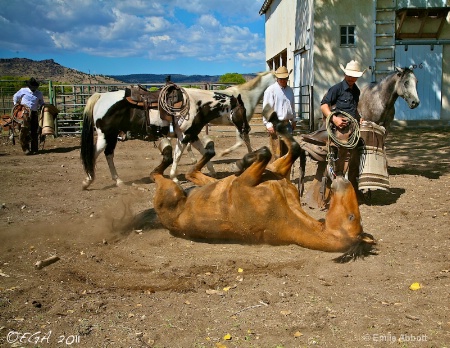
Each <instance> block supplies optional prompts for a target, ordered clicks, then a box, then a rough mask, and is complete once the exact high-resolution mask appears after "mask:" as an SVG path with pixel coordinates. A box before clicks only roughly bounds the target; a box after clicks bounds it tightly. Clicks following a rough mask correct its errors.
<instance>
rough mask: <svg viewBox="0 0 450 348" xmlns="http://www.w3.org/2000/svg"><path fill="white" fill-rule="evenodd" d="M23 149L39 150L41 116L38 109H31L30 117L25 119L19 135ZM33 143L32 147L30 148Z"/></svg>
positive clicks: (26, 150)
mask: <svg viewBox="0 0 450 348" xmlns="http://www.w3.org/2000/svg"><path fill="white" fill-rule="evenodd" d="M19 140H20V145H21V146H22V150H23V151H25V152H28V151H30V150H31V152H32V153H33V152H37V151H38V147H39V116H38V112H37V111H31V114H30V117H29V118H28V119H27V118H26V117H25V118H24V120H23V125H22V127H21V129H20V135H19ZM30 145H31V148H30Z"/></svg>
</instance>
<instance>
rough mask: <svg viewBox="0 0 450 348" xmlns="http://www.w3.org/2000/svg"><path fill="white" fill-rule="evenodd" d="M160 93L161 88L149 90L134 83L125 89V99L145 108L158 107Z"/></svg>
mask: <svg viewBox="0 0 450 348" xmlns="http://www.w3.org/2000/svg"><path fill="white" fill-rule="evenodd" d="M159 93H160V90H157V91H149V90H148V89H146V88H145V87H144V86H142V85H137V86H133V85H132V86H130V88H126V89H125V99H126V100H127V101H128V102H129V103H131V104H133V105H137V106H139V107H141V108H143V109H144V110H148V109H151V108H152V109H156V108H157V107H158V99H159Z"/></svg>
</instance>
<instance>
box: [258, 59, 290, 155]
mask: <svg viewBox="0 0 450 348" xmlns="http://www.w3.org/2000/svg"><path fill="white" fill-rule="evenodd" d="M291 72H292V70H291V71H288V70H287V68H286V67H285V66H280V67H279V68H278V69H277V70H276V71H275V72H274V75H275V76H276V78H277V81H276V82H275V83H273V84H272V85H270V86H269V87H267V89H266V90H265V91H264V97H263V109H264V108H266V109H267V108H271V109H273V111H274V112H276V115H277V118H278V121H280V122H283V123H286V126H287V127H288V129H289V131H290V132H292V130H293V129H295V125H296V121H295V107H294V105H295V104H294V91H293V90H292V88H291V87H290V86H288V78H289V75H290V73H291ZM266 116H267V117H266ZM269 116H270V115H263V123H264V125H265V126H266V129H267V132H268V135H269V137H270V145H271V148H272V160H275V159H276V158H278V157H280V156H283V155H284V154H286V153H287V147H286V146H285V145H284V143H283V142H282V141H280V139H279V137H278V135H277V132H276V130H275V125H274V124H273V123H272V122H270V121H269V120H268V118H269Z"/></svg>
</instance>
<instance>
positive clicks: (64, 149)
mask: <svg viewBox="0 0 450 348" xmlns="http://www.w3.org/2000/svg"><path fill="white" fill-rule="evenodd" d="M80 148H81V146H80V145H77V146H69V147H57V148H54V149H42V150H41V149H40V150H39V153H40V154H47V153H68V152H72V151H75V150H79V149H80Z"/></svg>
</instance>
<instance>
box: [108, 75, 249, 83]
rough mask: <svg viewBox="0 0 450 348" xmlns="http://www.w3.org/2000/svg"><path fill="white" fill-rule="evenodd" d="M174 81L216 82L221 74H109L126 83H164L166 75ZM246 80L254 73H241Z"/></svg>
mask: <svg viewBox="0 0 450 348" xmlns="http://www.w3.org/2000/svg"><path fill="white" fill-rule="evenodd" d="M167 76H170V80H171V81H172V82H174V83H199V82H203V83H217V82H219V78H220V76H221V75H181V74H131V75H111V77H112V78H114V79H116V80H120V81H123V82H127V83H164V82H166V77H167ZM242 76H243V77H244V78H245V79H246V80H247V81H248V80H251V79H253V78H254V77H256V74H242Z"/></svg>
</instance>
